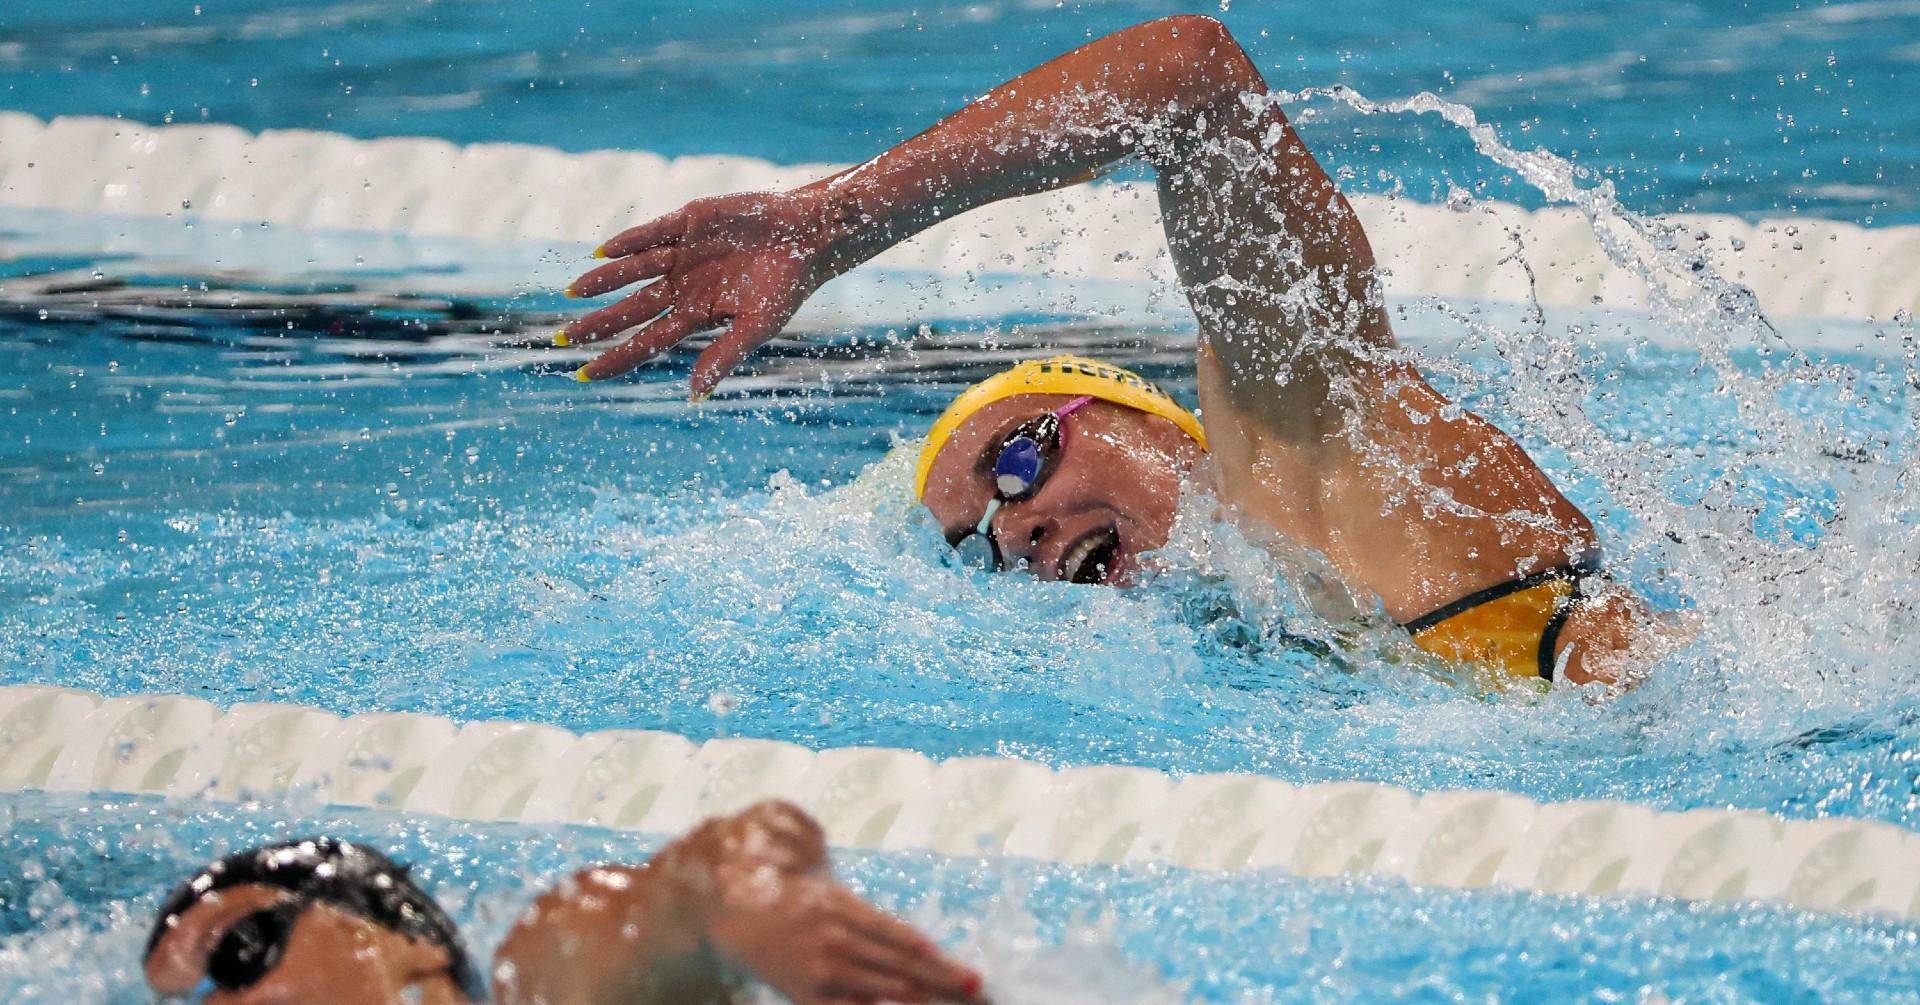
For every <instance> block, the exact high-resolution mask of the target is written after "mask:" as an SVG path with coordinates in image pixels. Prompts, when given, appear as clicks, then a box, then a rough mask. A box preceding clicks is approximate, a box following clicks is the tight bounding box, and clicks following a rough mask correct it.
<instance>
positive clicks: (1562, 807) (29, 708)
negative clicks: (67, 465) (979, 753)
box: [0, 685, 1920, 921]
mask: <svg viewBox="0 0 1920 1005" xmlns="http://www.w3.org/2000/svg"><path fill="white" fill-rule="evenodd" d="M24 790H42V791H48V792H76V793H125V794H137V793H145V794H153V795H161V796H165V797H169V798H173V799H179V800H194V799H208V800H213V801H221V802H232V801H251V800H263V801H271V802H278V803H280V804H282V805H286V804H301V805H311V806H315V807H319V806H342V807H375V808H383V809H388V810H394V811H399V812H403V813H408V814H425V815H436V816H444V817H453V818H460V819H466V820H478V821H503V820H504V821H522V822H531V823H569V824H585V825H593V826H600V827H610V828H623V829H630V830H639V831H646V832H652V833H671V832H677V831H680V830H683V829H685V828H686V827H688V826H689V825H691V824H692V823H694V822H696V821H698V820H700V819H702V818H704V817H706V816H708V815H711V814H715V813H723V812H729V811H732V810H735V809H738V808H741V807H743V806H745V805H747V804H749V803H751V802H754V801H756V800H759V799H766V798H781V799H788V800H791V801H793V802H795V803H798V804H799V805H801V806H803V807H805V808H806V809H807V810H808V811H809V812H812V813H813V814H815V815H816V816H818V817H819V818H820V820H821V822H822V824H823V825H824V826H825V828H826V831H827V834H828V837H829V839H830V840H831V841H832V842H833V844H835V845H837V846H840V847H846V848H867V849H889V850H906V849H914V850H924V851H931V852H935V853H940V854H947V855H957V856H978V855H1016V856H1023V857H1027V858H1034V859H1042V860H1050V861H1056V862H1064V863H1149V862H1158V863H1167V864H1172V865H1177V866H1182V867H1186V868H1191V869H1197V870H1209V871H1236V870H1245V869H1281V870H1286V871H1289V872H1292V873H1294V874H1297V875H1301V876H1320V877H1325V876H1342V875H1371V876H1382V877H1397V878H1399V879H1403V880H1405V881H1407V882H1410V883H1414V884H1419V885H1424V886H1438V887H1450V888H1459V889H1471V888H1481V887H1506V888H1512V889H1519V890H1531V891H1539V892H1545V893H1557V894H1584V895H1601V896H1637V897H1644V896H1661V897H1675V898H1681V899H1687V900H1715V901H1767V902H1774V903H1779V904H1786V905H1791V906H1793V907H1797V908H1801V909H1806V910H1812V911H1824V912H1842V913H1861V914H1869V915H1875V916H1879V917H1884V918H1889V919H1895V920H1907V921H1920V834H1915V833H1912V832H1910V831H1907V830H1905V829H1903V828H1900V827H1897V826H1893V825H1891V824H1885V823H1880V822H1875V821H1868V820H1859V819H1852V818H1844V817H1830V818H1824V819H1817V820H1786V819H1782V818H1780V817H1776V816H1773V815H1770V814H1766V813H1760V812H1753V811H1739V810H1721V809H1701V810H1690V811H1686V812H1677V813H1671V812H1660V811H1655V810H1653V809H1650V808H1648V807H1645V806H1640V805H1637V804H1633V803H1625V802H1612V801H1602V800H1587V801H1577V802H1566V803H1538V802H1535V801H1533V800H1531V799H1528V798H1526V797H1524V796H1520V795H1516V794H1513V793H1508V792H1500V791H1493V790H1477V789H1474V790H1444V791H1435V792H1429V793H1426V794H1416V793H1413V792H1410V791H1408V790H1406V789H1403V788H1399V787H1396V786H1391V785H1377V784H1372V783H1365V782H1332V783H1323V784H1315V785H1298V786H1297V785H1291V784H1288V783H1286V782H1282V781H1279V780H1277V779H1273V778H1266V777H1262V776H1258V775H1249V774H1205V775H1191V776H1188V777H1185V778H1180V779H1175V778H1172V777H1169V776H1167V775H1165V774H1163V773H1161V772H1159V771H1155V770H1151V769H1147V768H1139V767H1124V766H1096V767H1083V768H1067V769H1062V770H1053V769H1049V768H1047V767H1045V766H1043V765H1039V764H1035V763H1032V762H1029V761H1022V760H1017V759H1013V758H1003V757H960V758H954V759H951V760H946V761H934V760H932V759H930V758H928V757H926V756H925V755H922V754H919V753H915V752H913V751H907V750H892V749H885V748H872V747H848V748H838V749H828V750H821V751H812V750H808V749H807V748H804V747H801V746H798V745H795V744H791V743H783V742H778V741H772V740H751V739H716V740H708V741H706V742H705V743H695V742H694V741H692V740H689V739H687V738H685V737H682V736H679V735H676V734H673V733H666V732H657V731H651V730H606V731H600V732H593V733H587V734H585V735H576V734H574V733H571V732H569V731H567V730H564V729H560V728H557V727H554V726H546V725H536V724H531V723H520V722H473V723H467V724H465V725H460V724H456V723H454V722H452V721H450V720H448V719H444V718H440V717H438V716H432V715H422V714H417V713H407V712H371V713H362V714H359V715H353V716H348V717H345V718H342V717H339V716H336V715H333V714H331V713H328V712H324V711H321V710H318V709H313V708H307V707H303V706H299V705H281V704H238V705H234V706H232V707H231V708H227V709H222V708H220V707H218V706H216V705H214V704H212V703H210V702H207V701H203V700H201V699H198V698H190V697H182V696H177V695H158V694H154V695H129V696H123V697H112V698H104V697H102V696H99V695H95V694H92V693H89V692H86V691H78V690H72V689H68V688H60V687H49V686H41V685H14V686H7V687H0V792H18V791H24Z"/></svg>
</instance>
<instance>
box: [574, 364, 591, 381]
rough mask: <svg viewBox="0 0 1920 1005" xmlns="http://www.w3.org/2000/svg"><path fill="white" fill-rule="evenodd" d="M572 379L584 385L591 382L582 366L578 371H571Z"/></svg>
mask: <svg viewBox="0 0 1920 1005" xmlns="http://www.w3.org/2000/svg"><path fill="white" fill-rule="evenodd" d="M573 379H574V380H577V381H579V382H580V383H582V384H585V383H587V382H589V381H591V380H593V378H592V377H589V376H587V368H586V367H584V366H583V367H581V368H580V369H578V370H575V371H573Z"/></svg>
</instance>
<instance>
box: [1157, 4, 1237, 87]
mask: <svg viewBox="0 0 1920 1005" xmlns="http://www.w3.org/2000/svg"><path fill="white" fill-rule="evenodd" d="M1142 27H1144V28H1147V29H1150V30H1151V31H1152V33H1153V38H1152V41H1151V47H1152V48H1153V50H1154V52H1156V53H1157V54H1159V55H1161V56H1162V57H1164V58H1168V59H1172V60H1175V61H1177V62H1179V63H1182V64H1185V65H1188V66H1194V67H1205V68H1207V69H1208V70H1210V71H1214V72H1209V73H1208V74H1206V77H1207V78H1208V79H1209V80H1211V81H1213V82H1215V83H1217V84H1223V85H1227V86H1228V87H1230V88H1231V89H1232V90H1234V91H1236V92H1238V91H1242V90H1246V89H1247V88H1249V87H1254V86H1257V85H1259V84H1260V75H1259V73H1258V72H1257V71H1256V70H1255V69H1254V66H1253V60H1251V59H1250V58H1248V56H1247V53H1246V50H1244V49H1242V48H1240V43H1239V42H1237V41H1235V40H1234V37H1233V33H1232V32H1229V31H1228V30H1227V26H1226V25H1224V24H1221V23H1220V21H1219V20H1218V19H1216V18H1211V17H1208V16H1206V15H1205V14H1176V15H1173V16H1172V17H1163V18H1160V19H1158V20H1155V21H1149V22H1147V23H1146V24H1145V25H1143V26H1142Z"/></svg>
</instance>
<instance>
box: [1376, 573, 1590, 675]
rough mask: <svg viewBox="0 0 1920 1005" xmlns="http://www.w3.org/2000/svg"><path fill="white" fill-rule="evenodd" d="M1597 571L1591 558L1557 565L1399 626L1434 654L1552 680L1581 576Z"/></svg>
mask: <svg viewBox="0 0 1920 1005" xmlns="http://www.w3.org/2000/svg"><path fill="white" fill-rule="evenodd" d="M1599 571H1600V563H1599V562H1598V561H1596V560H1593V559H1582V560H1580V561H1578V562H1574V563H1571V564H1568V565H1558V566H1555V567H1553V568H1551V569H1544V570H1541V571H1540V572H1536V573H1534V574H1532V575H1530V576H1522V577H1521V578H1519V579H1514V580H1509V581H1507V582H1505V583H1501V584H1500V585H1499V586H1492V587H1488V588H1487V589H1484V590H1480V591H1477V592H1474V593H1470V594H1468V595H1466V596H1464V597H1461V598H1460V599H1459V600H1456V601H1454V602H1453V603H1451V604H1448V605H1446V606H1445V607H1442V608H1440V609H1439V610H1437V611H1434V612H1432V613H1430V614H1426V615H1424V616H1422V617H1418V618H1415V619H1413V620H1412V621H1408V622H1406V623H1404V624H1402V625H1401V626H1400V627H1402V628H1405V629H1406V630H1407V632H1408V633H1409V634H1411V635H1412V636H1413V642H1414V645H1417V646H1419V647H1420V648H1422V649H1425V650H1426V651H1427V652H1430V653H1433V654H1434V655H1436V656H1443V657H1446V658H1447V659H1453V660H1461V661H1464V662H1469V663H1480V664H1484V665H1486V666H1490V667H1496V668H1498V669H1500V670H1504V671H1505V672H1506V673H1508V674H1509V675H1511V676H1514V677H1538V678H1540V679H1542V680H1549V681H1550V680H1552V679H1553V649H1554V644H1555V643H1556V642H1558V641H1559V639H1560V628H1561V626H1562V625H1564V624H1565V623H1566V620H1567V615H1569V614H1571V613H1573V606H1574V604H1575V603H1576V602H1578V601H1579V600H1581V599H1582V594H1581V592H1580V578H1581V577H1582V576H1591V575H1595V574H1597V573H1598V572H1599Z"/></svg>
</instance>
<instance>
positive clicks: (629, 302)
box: [554, 282, 673, 345]
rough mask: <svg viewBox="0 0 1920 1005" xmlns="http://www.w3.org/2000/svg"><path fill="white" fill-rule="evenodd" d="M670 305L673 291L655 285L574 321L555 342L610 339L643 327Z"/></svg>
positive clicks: (587, 342)
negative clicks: (640, 326) (631, 329)
mask: <svg viewBox="0 0 1920 1005" xmlns="http://www.w3.org/2000/svg"><path fill="white" fill-rule="evenodd" d="M671 306H673V291H672V289H671V288H670V287H669V286H668V285H667V284H666V283H665V282H658V283H654V284H653V285H652V286H648V287H645V288H643V289H641V290H640V291H639V292H638V293H635V294H634V295H632V296H630V297H627V298H626V299H625V300H622V301H620V302H619V303H617V304H614V305H613V306H611V307H602V308H600V309H599V310H597V311H592V312H590V313H587V314H582V315H581V316H579V317H578V318H575V319H574V320H573V321H572V322H571V323H570V324H568V325H567V326H566V327H565V328H562V329H560V334H559V335H557V336H555V337H554V342H555V343H557V344H560V345H588V344H590V343H594V342H599V341H602V340H605V339H610V338H612V337H614V336H615V335H618V334H620V333H621V332H623V331H626V330H627V329H629V328H634V327H637V326H639V325H643V324H646V323H647V322H649V321H651V320H653V319H654V318H655V317H658V316H659V314H660V312H661V311H664V310H666V309H667V308H669V307H671Z"/></svg>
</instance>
